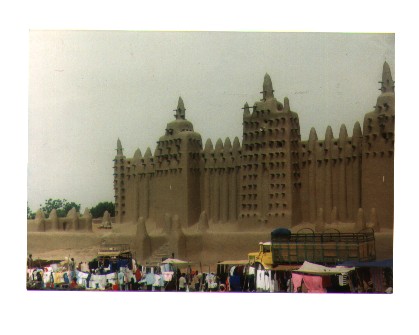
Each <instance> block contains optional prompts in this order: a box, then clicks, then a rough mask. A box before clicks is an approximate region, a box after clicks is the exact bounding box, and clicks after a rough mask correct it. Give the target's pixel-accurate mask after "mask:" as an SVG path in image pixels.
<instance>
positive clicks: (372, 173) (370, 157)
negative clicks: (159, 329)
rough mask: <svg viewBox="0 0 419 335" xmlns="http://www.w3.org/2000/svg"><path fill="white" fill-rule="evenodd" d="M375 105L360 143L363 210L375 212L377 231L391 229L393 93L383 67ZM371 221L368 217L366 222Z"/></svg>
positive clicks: (390, 81)
mask: <svg viewBox="0 0 419 335" xmlns="http://www.w3.org/2000/svg"><path fill="white" fill-rule="evenodd" d="M379 83H380V84H381V87H380V89H379V90H380V91H381V94H380V95H379V97H378V98H377V104H376V105H375V106H374V111H372V112H370V113H367V114H366V115H365V118H364V125H363V128H364V129H363V143H362V207H363V209H364V213H366V215H369V214H368V213H370V212H371V210H372V208H375V211H376V213H377V219H378V222H379V225H380V227H382V228H390V229H391V228H393V220H394V219H393V215H394V136H395V134H394V122H395V90H394V81H393V78H392V75H391V71H390V67H389V65H388V64H387V62H385V63H384V65H383V75H382V81H381V82H379ZM369 219H370V218H368V217H367V220H369Z"/></svg>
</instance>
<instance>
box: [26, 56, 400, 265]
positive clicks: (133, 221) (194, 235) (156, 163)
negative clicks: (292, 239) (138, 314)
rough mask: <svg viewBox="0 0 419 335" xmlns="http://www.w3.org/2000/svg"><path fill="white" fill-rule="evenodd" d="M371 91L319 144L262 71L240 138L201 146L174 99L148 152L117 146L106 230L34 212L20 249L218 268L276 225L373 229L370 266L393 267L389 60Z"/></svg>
mask: <svg viewBox="0 0 419 335" xmlns="http://www.w3.org/2000/svg"><path fill="white" fill-rule="evenodd" d="M380 84H381V87H380V91H381V93H380V95H379V96H378V98H377V102H376V105H375V107H374V110H373V111H371V112H367V113H366V114H365V117H364V120H363V124H362V128H361V124H360V123H359V122H357V123H355V125H353V127H352V129H350V133H348V129H347V128H346V126H345V125H342V126H341V128H340V131H339V134H338V136H337V137H335V136H334V135H333V132H332V129H331V127H330V126H329V127H327V130H326V133H325V135H324V138H323V139H322V138H320V139H319V137H318V135H317V133H316V130H315V129H314V128H312V129H311V131H310V135H309V138H308V139H306V140H302V139H301V135H300V123H299V118H298V114H297V113H296V112H294V111H292V110H291V104H290V101H289V99H288V98H284V100H283V101H279V100H277V98H275V95H274V89H273V85H272V81H271V78H270V76H269V75H268V74H266V75H265V77H264V80H263V90H262V92H261V93H262V98H261V100H260V101H257V102H255V103H254V104H253V105H252V106H249V105H248V103H245V104H244V107H243V135H242V138H241V139H239V138H237V137H236V138H234V139H233V140H232V141H231V140H230V138H228V137H227V138H226V139H225V140H224V141H222V140H221V139H218V140H217V141H216V142H215V145H214V144H213V142H212V141H211V140H210V139H207V140H206V141H205V143H204V142H203V140H202V138H201V135H200V134H199V133H198V132H196V131H195V130H194V126H193V124H192V123H191V122H190V121H188V120H187V118H186V113H185V111H186V109H185V105H184V102H183V100H182V98H179V101H178V105H177V108H176V110H175V115H174V120H172V121H170V122H169V123H168V124H167V126H166V129H165V130H164V132H163V135H162V136H161V137H160V138H159V139H158V141H157V146H156V148H155V150H154V153H152V152H151V149H150V148H147V149H146V151H145V152H144V154H142V153H141V151H140V149H137V150H136V151H135V153H134V154H133V156H132V157H128V158H127V157H126V156H125V155H124V151H123V147H122V144H121V141H120V140H119V139H118V141H117V153H116V156H115V159H114V174H113V176H114V180H113V184H114V191H115V194H114V196H115V209H116V212H115V218H114V221H115V223H114V224H113V227H112V229H111V230H106V231H99V230H97V229H95V224H93V222H92V217H91V215H90V213H89V211H88V209H86V210H85V212H84V214H83V215H80V214H79V213H76V212H75V210H72V211H70V212H69V214H68V215H67V217H66V218H58V217H57V215H56V213H49V217H48V218H45V216H44V214H43V213H42V212H41V211H40V210H39V211H38V213H37V216H36V218H35V219H34V220H28V250H30V251H32V252H34V253H36V252H37V251H46V250H54V249H57V250H58V249H62V248H66V249H68V250H73V252H74V250H83V255H87V254H86V252H87V250H88V249H89V248H90V249H92V250H93V251H95V250H96V249H94V248H96V247H97V246H98V245H99V244H100V243H102V242H104V241H105V242H109V243H127V244H130V245H131V246H132V248H133V250H134V251H135V253H136V257H137V260H139V261H140V262H143V261H152V260H153V259H154V260H157V259H159V258H160V260H161V258H162V257H164V256H170V255H175V257H179V258H187V259H189V260H193V261H201V260H205V261H206V262H208V264H215V262H217V261H218V260H220V259H231V258H233V259H245V258H247V253H248V252H251V251H255V249H256V248H257V245H258V242H260V241H264V240H269V238H270V232H271V231H272V230H273V229H275V228H278V227H285V228H288V229H290V230H291V231H293V232H298V231H300V230H302V229H307V228H308V229H311V230H312V231H316V232H324V231H327V230H328V229H333V230H338V231H340V232H359V231H361V230H363V229H373V230H374V232H375V233H376V234H375V236H376V249H377V252H376V254H377V259H385V258H392V252H393V226H394V218H393V217H394V136H395V134H394V123H395V90H394V81H393V78H392V75H391V71H390V67H389V65H388V64H387V63H384V66H383V72H382V80H381V81H380ZM45 232H48V233H49V232H51V233H52V234H45ZM86 257H87V256H86Z"/></svg>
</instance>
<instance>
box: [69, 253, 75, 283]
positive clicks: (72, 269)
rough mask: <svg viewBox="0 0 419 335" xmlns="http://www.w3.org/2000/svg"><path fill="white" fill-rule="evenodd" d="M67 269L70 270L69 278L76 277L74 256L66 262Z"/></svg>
mask: <svg viewBox="0 0 419 335" xmlns="http://www.w3.org/2000/svg"><path fill="white" fill-rule="evenodd" d="M68 270H69V271H70V278H71V279H73V278H75V277H76V263H75V262H74V258H71V260H70V262H69V264H68Z"/></svg>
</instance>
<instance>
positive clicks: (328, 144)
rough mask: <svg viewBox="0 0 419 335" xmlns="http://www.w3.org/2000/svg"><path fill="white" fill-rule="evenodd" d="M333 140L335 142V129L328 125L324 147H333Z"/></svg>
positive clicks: (328, 148)
mask: <svg viewBox="0 0 419 335" xmlns="http://www.w3.org/2000/svg"><path fill="white" fill-rule="evenodd" d="M332 142H333V131H332V127H331V126H327V128H326V135H325V138H324V148H325V149H327V150H331V149H332Z"/></svg>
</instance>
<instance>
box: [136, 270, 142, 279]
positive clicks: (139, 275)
mask: <svg viewBox="0 0 419 335" xmlns="http://www.w3.org/2000/svg"><path fill="white" fill-rule="evenodd" d="M141 277H142V275H141V271H140V269H139V268H137V271H135V280H136V281H137V282H139V281H140V280H141Z"/></svg>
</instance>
